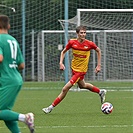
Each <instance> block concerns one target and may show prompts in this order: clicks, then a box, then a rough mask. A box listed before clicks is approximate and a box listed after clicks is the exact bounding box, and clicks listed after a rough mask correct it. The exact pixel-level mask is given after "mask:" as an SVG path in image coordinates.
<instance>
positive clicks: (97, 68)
mask: <svg viewBox="0 0 133 133" xmlns="http://www.w3.org/2000/svg"><path fill="white" fill-rule="evenodd" d="M100 71H101V65H98V66H97V67H96V69H95V73H96V74H97V73H98V72H100Z"/></svg>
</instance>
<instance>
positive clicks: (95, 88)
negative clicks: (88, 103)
mask: <svg viewBox="0 0 133 133" xmlns="http://www.w3.org/2000/svg"><path fill="white" fill-rule="evenodd" d="M91 91H92V92H96V93H99V92H100V89H99V88H97V87H96V86H93V88H92V90H91Z"/></svg>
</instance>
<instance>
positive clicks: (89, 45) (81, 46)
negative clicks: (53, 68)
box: [66, 39, 97, 72]
mask: <svg viewBox="0 0 133 133" xmlns="http://www.w3.org/2000/svg"><path fill="white" fill-rule="evenodd" d="M70 48H72V54H73V59H72V62H71V68H72V69H73V70H74V71H77V72H87V70H88V62H89V58H90V50H91V49H96V48H97V46H96V44H95V43H94V42H92V41H89V40H85V41H84V42H82V43H80V42H79V41H78V40H77V39H71V40H69V42H68V44H67V45H66V49H67V50H69V49H70Z"/></svg>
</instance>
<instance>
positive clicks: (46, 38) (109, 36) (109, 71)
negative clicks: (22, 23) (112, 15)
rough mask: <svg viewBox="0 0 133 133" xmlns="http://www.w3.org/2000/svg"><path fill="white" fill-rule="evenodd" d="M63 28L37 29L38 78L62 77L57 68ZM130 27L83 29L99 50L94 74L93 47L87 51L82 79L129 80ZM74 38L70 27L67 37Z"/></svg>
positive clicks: (131, 55) (132, 55)
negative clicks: (87, 57)
mask: <svg viewBox="0 0 133 133" xmlns="http://www.w3.org/2000/svg"><path fill="white" fill-rule="evenodd" d="M64 33H65V32H64V31H63V30H62V31H45V30H44V31H41V32H40V33H39V34H38V65H37V66H38V81H64V78H65V77H64V76H62V74H61V72H60V70H59V57H60V52H61V50H62V48H63V45H64ZM132 34H133V30H104V31H101V30H91V31H89V30H87V39H90V40H92V41H93V42H95V43H96V44H97V45H98V46H99V47H100V49H101V51H102V60H101V65H102V69H101V72H100V73H99V74H98V75H96V74H95V73H94V69H95V67H96V64H97V58H96V53H95V51H91V57H90V63H89V70H88V72H87V74H86V78H85V79H86V81H90V80H91V81H94V80H98V81H122V80H123V81H129V80H132V75H133V67H132V66H133V63H132V62H133V47H132ZM70 38H76V32H75V31H74V30H71V31H68V39H70ZM68 55H69V56H68V64H67V65H68V67H67V68H68V72H69V73H68V76H69V77H68V79H70V77H71V68H70V64H71V59H72V53H71V51H69V53H68Z"/></svg>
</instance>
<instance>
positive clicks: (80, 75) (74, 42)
mask: <svg viewBox="0 0 133 133" xmlns="http://www.w3.org/2000/svg"><path fill="white" fill-rule="evenodd" d="M76 33H77V39H71V40H69V42H68V44H67V45H66V47H65V48H64V49H63V51H62V52H61V55H60V63H59V64H60V69H61V70H64V69H65V66H64V64H63V60H64V57H65V53H66V52H67V51H68V50H69V49H70V48H71V49H72V53H73V59H72V63H71V68H72V77H71V79H70V81H69V82H68V83H67V84H66V85H65V86H64V87H63V88H62V91H61V93H60V94H59V95H58V97H57V98H56V99H55V100H54V101H53V103H52V104H51V105H50V106H49V107H47V108H43V109H42V110H43V111H44V113H46V114H47V113H50V112H51V111H52V110H53V109H54V107H55V106H57V105H58V104H59V103H60V102H61V101H62V100H63V99H64V98H65V96H66V94H67V92H68V91H69V89H70V88H71V87H72V86H73V85H74V84H75V83H77V84H78V86H79V88H80V89H87V90H90V91H91V92H95V93H97V94H99V96H100V99H101V103H103V102H104V100H105V94H106V90H104V89H103V90H100V89H99V88H98V87H96V86H94V85H92V84H90V83H86V82H85V80H84V76H85V74H86V72H87V69H88V62H89V57H90V50H92V49H94V50H95V51H96V53H97V66H96V69H95V73H98V72H99V71H100V70H101V50H100V48H99V47H98V46H96V44H95V43H94V42H92V41H89V40H87V39H85V38H86V27H85V26H82V25H81V26H78V27H77V28H76Z"/></svg>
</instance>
